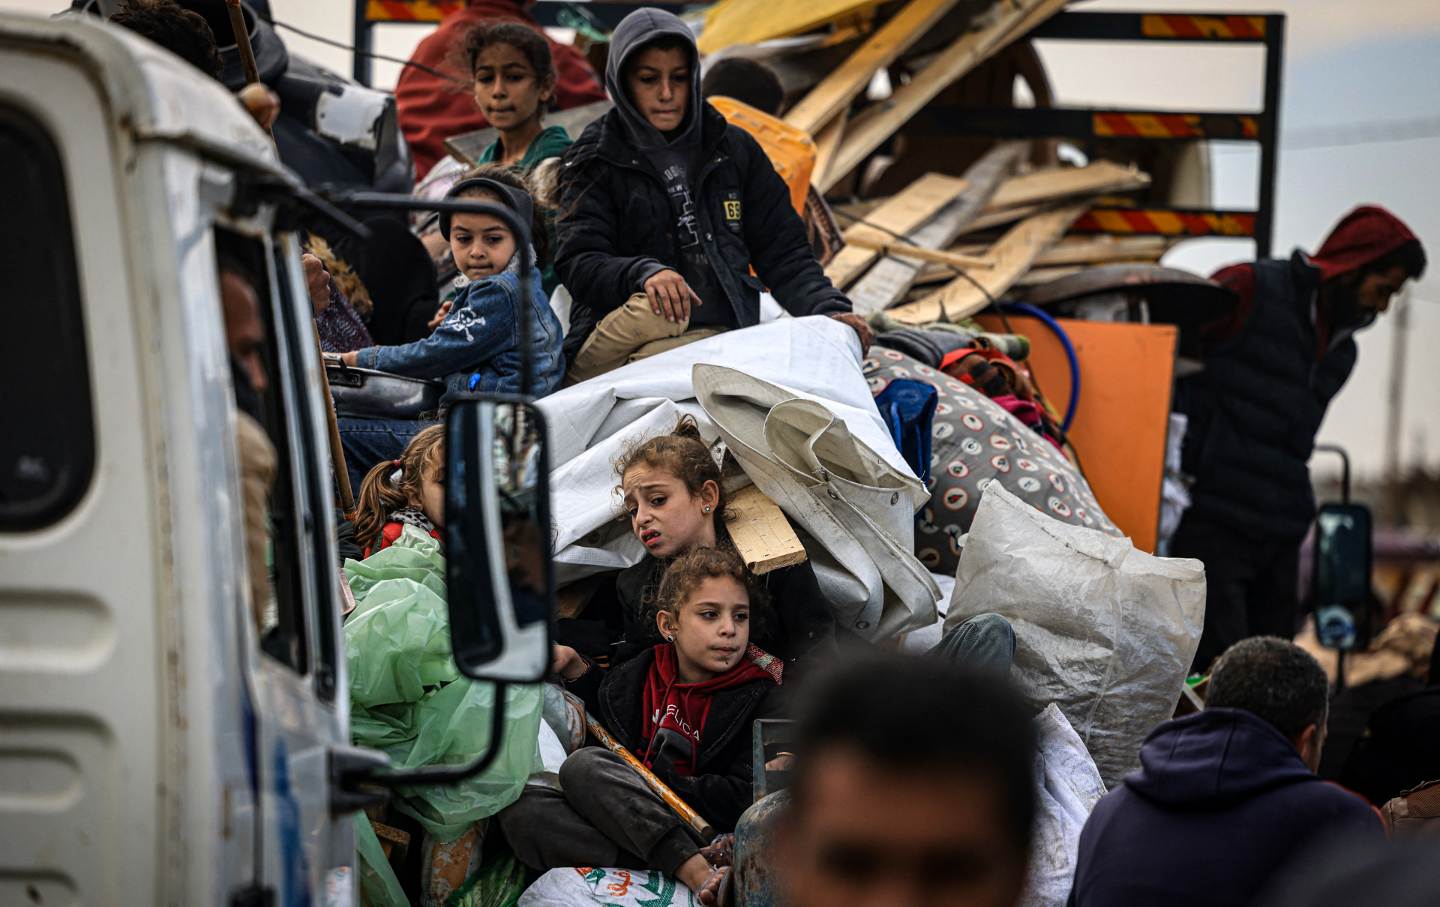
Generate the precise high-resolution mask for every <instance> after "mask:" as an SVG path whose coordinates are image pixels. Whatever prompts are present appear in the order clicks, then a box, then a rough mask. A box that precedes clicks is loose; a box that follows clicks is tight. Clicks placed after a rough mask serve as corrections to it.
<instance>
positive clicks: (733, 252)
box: [555, 9, 868, 377]
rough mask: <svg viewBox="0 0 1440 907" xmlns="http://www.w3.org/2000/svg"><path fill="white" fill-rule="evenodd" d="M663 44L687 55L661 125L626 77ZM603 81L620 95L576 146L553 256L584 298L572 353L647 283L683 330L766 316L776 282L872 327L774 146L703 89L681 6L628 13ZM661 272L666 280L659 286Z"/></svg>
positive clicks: (788, 302)
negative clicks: (778, 164)
mask: <svg viewBox="0 0 1440 907" xmlns="http://www.w3.org/2000/svg"><path fill="white" fill-rule="evenodd" d="M653 48H661V49H665V50H674V51H679V52H680V54H681V55H682V56H680V57H679V59H680V60H682V61H688V62H686V63H685V68H686V72H687V77H686V78H685V81H684V82H682V83H680V85H679V87H678V90H674V93H673V94H671V93H670V92H671V91H672V89H671V88H668V87H661V88H660V89H658V93H657V97H658V98H659V99H660V101H661V102H663V104H668V105H670V106H671V108H673V110H675V111H679V112H680V115H679V117H678V120H677V122H676V125H675V126H673V127H671V128H667V129H666V130H665V131H663V132H662V131H661V130H660V129H659V128H657V127H656V126H655V125H654V124H653V123H652V120H651V119H650V118H649V115H648V114H647V112H646V111H644V110H642V109H641V105H639V104H637V103H636V99H635V98H634V97H633V96H632V92H631V90H630V87H629V84H628V81H629V76H630V75H631V69H632V67H634V66H635V61H636V60H638V59H639V58H640V57H641V56H642V55H643V54H645V52H646V51H648V50H650V49H653ZM672 75H673V73H667V74H666V76H665V78H662V79H660V80H659V81H660V82H662V83H663V82H667V80H668V79H669V78H670V77H671V76H672ZM640 77H641V78H642V79H644V78H647V77H648V78H653V76H647V75H646V73H645V72H643V71H642V72H641V73H640ZM605 88H606V91H607V92H608V93H609V95H610V99H611V100H612V101H613V102H614V103H615V107H614V108H613V109H612V110H610V111H609V112H608V113H606V114H605V115H604V116H603V117H601V118H600V119H599V120H597V121H596V122H594V123H592V124H590V126H589V127H587V128H586V129H585V132H584V133H583V134H582V135H581V136H580V139H579V140H578V141H577V142H576V143H575V144H574V145H572V146H570V149H569V150H568V151H567V152H566V153H565V156H564V158H563V162H562V165H561V174H560V178H559V179H560V199H561V200H560V206H559V215H558V220H557V223H556V228H557V236H558V240H559V249H558V251H557V254H556V256H555V260H556V265H557V269H558V271H559V273H560V278H561V282H562V283H563V284H564V285H565V287H566V289H568V290H569V292H570V295H571V296H572V297H573V299H574V307H573V309H572V310H571V315H570V334H569V336H567V338H566V341H565V351H566V361H567V362H571V363H577V359H578V360H579V361H584V359H585V358H586V356H582V355H581V354H582V350H583V348H584V346H585V343H586V341H587V340H589V339H590V337H591V335H592V333H594V332H595V329H596V327H597V325H598V324H599V323H600V322H601V321H602V320H603V319H604V318H605V317H606V316H607V315H609V314H611V313H612V312H614V311H616V310H617V309H620V308H621V307H622V306H624V305H625V304H626V303H627V300H630V299H631V297H633V296H637V295H638V294H642V293H644V294H647V296H648V297H649V299H650V302H651V308H652V309H653V311H654V313H655V314H656V315H657V317H660V318H666V317H668V318H669V321H670V322H672V323H673V324H674V329H673V331H671V334H672V335H675V336H678V335H679V334H680V333H681V332H684V331H686V330H703V331H718V330H727V329H733V328H740V327H748V326H750V325H754V324H757V323H758V322H759V317H760V292H761V290H762V288H764V287H767V286H768V287H769V289H770V290H771V292H772V293H773V294H774V296H775V298H776V300H777V301H778V302H779V303H780V305H781V306H783V307H784V308H785V309H786V310H787V311H789V312H790V313H791V314H792V315H797V316H798V315H815V314H827V315H834V316H837V317H840V318H841V319H842V320H845V321H846V323H847V324H850V325H851V326H852V327H854V328H855V330H856V332H857V333H858V334H860V337H861V342H862V345H863V344H864V343H866V342H867V341H868V327H866V326H865V323H864V320H863V319H861V318H860V317H859V316H856V315H854V314H852V313H851V305H850V301H849V300H848V299H847V298H846V297H845V295H844V294H843V293H842V292H840V291H839V290H838V289H836V288H835V287H834V286H833V285H832V284H831V283H830V280H829V279H828V278H827V277H826V276H825V273H824V271H823V270H822V269H821V267H820V264H819V262H817V261H816V260H815V256H814V253H813V252H811V250H810V246H809V243H808V241H807V240H806V236H805V227H804V224H803V223H802V222H801V220H800V218H799V217H798V216H797V215H796V213H795V209H794V208H793V207H792V206H791V204H790V193H789V189H788V188H787V187H786V186H785V183H784V181H783V180H781V178H780V177H779V176H778V175H777V174H776V172H775V168H774V167H773V166H772V165H771V164H770V161H769V159H768V158H767V157H766V155H765V152H764V151H763V150H761V148H760V146H759V144H758V143H756V141H755V140H754V139H753V138H751V137H750V136H749V135H748V134H747V133H746V132H745V131H744V130H741V129H737V128H735V127H733V126H731V125H730V124H729V123H728V122H727V121H726V119H725V117H724V116H723V115H721V114H720V113H719V111H717V110H716V109H715V108H714V107H712V106H711V105H710V104H708V103H706V102H705V98H704V95H703V92H702V90H701V86H700V66H699V52H698V50H697V49H696V47H695V39H694V36H693V35H692V34H691V33H690V30H689V29H688V28H687V27H686V26H685V24H684V23H683V22H682V21H680V19H679V18H678V17H676V16H674V15H672V14H670V13H667V12H663V11H660V10H655V9H639V10H636V11H635V12H633V13H631V14H630V15H628V16H626V17H625V18H624V20H622V21H621V23H620V24H619V26H617V27H616V29H615V32H614V34H613V36H612V37H611V43H610V57H609V61H608V63H607V65H606V69H605ZM752 266H753V268H754V273H753V274H752V273H751V267H752ZM757 275H758V276H757ZM657 278H658V279H659V282H660V283H662V284H664V285H665V286H664V288H663V289H662V291H661V292H660V293H659V294H658V295H657V293H656V292H655V290H654V283H653V281H655V280H656V279H657ZM667 282H668V283H667ZM667 294H668V295H667ZM695 300H698V302H695ZM692 304H693V308H692ZM632 305H633V303H632ZM610 339H612V340H614V341H616V342H617V343H618V342H620V340H621V338H619V337H618V336H614V337H611V338H610ZM612 358H613V357H612ZM624 361H625V360H624V358H623V356H621V357H619V360H618V361H617V362H615V363H614V364H623V363H624ZM603 370H605V369H603V368H600V369H596V370H595V371H596V373H598V372H599V371H603ZM590 376H591V375H589V374H585V375H582V376H581V377H590ZM572 377H575V371H574V369H573V367H572Z"/></svg>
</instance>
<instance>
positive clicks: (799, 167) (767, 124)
mask: <svg viewBox="0 0 1440 907" xmlns="http://www.w3.org/2000/svg"><path fill="white" fill-rule="evenodd" d="M705 100H707V101H709V102H710V103H711V105H713V106H714V108H715V109H716V110H718V111H720V112H721V113H722V114H724V115H725V119H727V120H729V121H730V123H731V124H732V125H734V126H738V127H740V128H741V129H743V130H745V131H746V132H748V133H750V137H751V138H753V139H755V141H757V142H759V143H760V147H761V148H762V149H763V150H764V151H765V156H766V157H768V158H769V159H770V163H771V164H772V165H774V167H775V172H776V173H778V174H780V178H781V179H782V180H784V181H785V186H786V187H787V188H788V189H789V190H790V204H791V205H793V206H794V207H795V213H796V214H799V215H801V216H802V217H803V216H804V214H805V196H806V195H808V194H809V192H810V172H811V171H812V170H814V169H815V140H814V139H812V138H810V133H808V132H806V131H805V130H803V129H797V128H795V127H794V126H791V125H790V124H789V123H787V122H785V121H784V120H782V119H779V118H778V117H772V116H771V115H770V114H768V113H766V112H765V111H763V110H757V109H755V108H754V107H751V106H750V105H749V104H745V103H743V102H741V101H737V100H735V99H734V98H724V97H709V98H706V99H705Z"/></svg>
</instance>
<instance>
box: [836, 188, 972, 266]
mask: <svg viewBox="0 0 1440 907" xmlns="http://www.w3.org/2000/svg"><path fill="white" fill-rule="evenodd" d="M965 186H966V183H965V181H964V180H963V179H961V178H960V177H958V176H946V175H944V174H943V173H927V174H925V175H924V176H922V177H920V178H919V179H918V180H916V181H915V182H913V183H911V184H910V185H908V186H906V187H905V188H904V189H902V190H901V191H900V192H897V193H896V194H895V195H893V196H891V198H890V200H889V201H887V202H885V204H883V205H881V206H879V207H878V208H876V209H875V210H873V211H871V212H870V213H869V214H868V215H866V217H865V220H866V221H867V222H868V223H861V224H855V225H853V226H851V227H849V228H848V229H846V230H845V236H846V238H847V239H848V238H849V237H851V236H868V237H870V238H871V239H873V240H874V241H876V242H884V241H885V240H888V239H894V238H895V235H893V234H899V235H900V236H906V235H908V234H909V233H910V231H911V230H914V229H915V228H916V227H918V226H920V225H921V224H923V223H925V221H927V220H929V219H930V218H932V217H934V216H935V213H936V212H937V211H939V210H940V209H941V208H943V207H945V206H946V205H948V204H949V203H950V202H951V201H952V200H954V199H955V197H956V196H958V195H959V194H960V193H961V192H963V191H964V190H965ZM869 224H875V225H876V226H870V225H869ZM881 227H883V228H884V229H879V228H881ZM887 231H889V232H887ZM879 257H880V253H878V252H876V251H874V250H873V249H862V248H860V247H859V246H849V245H847V246H846V247H845V248H843V249H841V250H840V252H839V254H837V255H836V256H835V257H834V258H833V259H831V261H830V264H828V265H826V266H825V276H826V277H828V278H830V282H831V283H833V284H835V286H837V287H840V288H841V289H843V288H844V287H845V286H846V285H848V284H849V283H850V282H851V281H853V280H854V279H855V278H857V277H859V276H860V274H861V273H862V272H863V271H864V270H865V269H866V268H868V267H870V264H871V263H872V262H874V261H875V259H877V258H879Z"/></svg>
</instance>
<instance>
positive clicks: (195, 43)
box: [110, 0, 223, 80]
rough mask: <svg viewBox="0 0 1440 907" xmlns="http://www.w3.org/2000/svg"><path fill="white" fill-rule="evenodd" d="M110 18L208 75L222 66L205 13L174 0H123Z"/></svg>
mask: <svg viewBox="0 0 1440 907" xmlns="http://www.w3.org/2000/svg"><path fill="white" fill-rule="evenodd" d="M110 21H111V22H113V23H115V24H116V25H119V26H121V27H122V28H128V29H129V30H130V31H133V32H135V33H136V34H137V35H140V36H141V37H144V38H148V39H150V40H151V41H154V42H155V43H156V44H159V45H160V46H161V47H163V48H165V49H166V50H168V51H170V52H171V53H172V54H174V55H175V56H177V57H179V58H180V59H182V60H184V61H185V62H186V63H189V64H190V65H191V66H194V67H195V68H196V69H198V70H200V71H201V72H203V73H205V74H206V75H207V76H209V77H210V78H212V79H216V80H219V78H220V73H221V71H222V69H223V67H222V65H221V63H220V51H219V50H218V49H216V47H215V32H214V31H212V30H211V28H210V25H209V23H207V22H206V21H205V17H204V16H202V15H200V14H199V13H197V12H192V11H191V10H188V9H185V8H184V7H182V6H180V5H179V4H178V3H176V2H175V0H126V3H125V5H123V6H121V7H120V8H119V9H118V10H116V11H115V14H114V15H113V16H111V17H110Z"/></svg>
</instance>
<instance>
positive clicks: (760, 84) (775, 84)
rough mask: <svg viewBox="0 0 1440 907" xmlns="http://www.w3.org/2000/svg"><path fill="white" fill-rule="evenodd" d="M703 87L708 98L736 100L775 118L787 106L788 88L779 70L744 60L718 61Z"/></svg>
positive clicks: (707, 75) (702, 83)
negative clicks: (782, 82) (781, 82)
mask: <svg viewBox="0 0 1440 907" xmlns="http://www.w3.org/2000/svg"><path fill="white" fill-rule="evenodd" d="M700 87H701V90H702V91H704V93H705V97H707V98H713V97H715V96H716V95H720V96H723V97H727V98H734V99H735V100H737V101H740V102H742V103H745V104H749V105H750V106H751V107H754V108H755V109H757V110H763V111H765V112H766V113H768V114H770V115H771V116H778V115H779V113H780V108H781V107H782V106H784V104H785V88H784V86H782V85H781V84H780V77H779V76H777V75H775V70H773V69H771V68H770V67H768V66H766V65H765V64H764V63H761V62H760V61H758V60H747V59H746V58H744V57H726V58H725V59H723V60H717V61H716V63H715V65H714V66H711V67H710V69H709V71H708V72H706V73H705V79H704V80H703V81H702V82H701V83H700Z"/></svg>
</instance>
